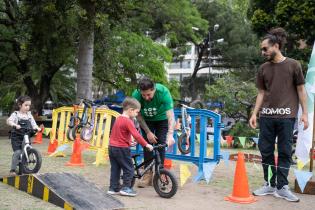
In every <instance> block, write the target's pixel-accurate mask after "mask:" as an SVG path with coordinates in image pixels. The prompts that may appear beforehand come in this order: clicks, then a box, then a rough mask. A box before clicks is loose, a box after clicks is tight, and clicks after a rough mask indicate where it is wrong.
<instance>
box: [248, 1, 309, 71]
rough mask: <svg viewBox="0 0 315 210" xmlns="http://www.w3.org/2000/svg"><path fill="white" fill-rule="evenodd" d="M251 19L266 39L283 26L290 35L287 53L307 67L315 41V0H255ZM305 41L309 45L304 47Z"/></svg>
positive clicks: (251, 8) (250, 13)
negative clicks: (266, 34)
mask: <svg viewBox="0 0 315 210" xmlns="http://www.w3.org/2000/svg"><path fill="white" fill-rule="evenodd" d="M248 17H249V18H250V20H251V22H252V27H253V29H254V30H255V31H256V32H257V34H258V35H259V36H263V35H264V34H265V33H267V32H268V30H270V29H271V28H272V27H283V28H284V29H285V30H286V31H287V32H288V34H289V38H288V43H287V47H286V50H285V52H284V53H285V54H286V55H287V56H289V57H293V58H295V59H298V60H300V61H301V62H302V64H303V66H304V67H306V64H307V62H308V59H309V57H310V53H311V47H312V45H313V44H314V40H315V38H314V37H315V25H314V22H315V2H314V1H313V0H301V1H294V0H280V1H263V0H251V1H250V6H249V10H248ZM303 42H305V44H306V46H303V44H302V45H301V43H303Z"/></svg>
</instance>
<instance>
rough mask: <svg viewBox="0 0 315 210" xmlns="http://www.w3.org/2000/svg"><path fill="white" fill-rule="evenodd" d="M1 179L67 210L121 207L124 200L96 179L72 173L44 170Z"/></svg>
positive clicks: (97, 209) (98, 209)
mask: <svg viewBox="0 0 315 210" xmlns="http://www.w3.org/2000/svg"><path fill="white" fill-rule="evenodd" d="M0 180H1V182H3V183H5V184H8V185H11V186H13V187H15V188H16V189H19V190H21V191H24V192H27V193H28V194H31V195H33V196H35V197H37V198H40V199H43V200H44V201H47V202H50V203H53V204H55V205H56V206H59V207H61V208H64V209H66V210H74V209H76V210H81V209H82V210H89V209H91V210H101V209H122V208H124V204H123V203H121V202H120V201H119V200H118V199H116V198H115V197H113V196H111V195H107V194H106V192H104V190H101V189H99V188H98V187H97V186H96V185H95V184H94V183H92V182H89V181H87V180H86V179H85V178H83V177H82V176H80V175H78V174H73V173H45V174H36V175H35V174H29V175H21V176H10V177H2V178H0Z"/></svg>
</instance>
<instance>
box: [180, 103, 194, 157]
mask: <svg viewBox="0 0 315 210" xmlns="http://www.w3.org/2000/svg"><path fill="white" fill-rule="evenodd" d="M180 106H181V127H180V131H181V134H180V135H179V136H178V137H177V138H178V141H177V145H178V150H179V151H180V152H181V153H182V154H188V153H190V150H191V142H190V141H191V140H190V129H191V128H190V127H191V117H190V116H189V114H188V113H187V108H189V109H193V108H192V107H189V106H187V105H185V104H180Z"/></svg>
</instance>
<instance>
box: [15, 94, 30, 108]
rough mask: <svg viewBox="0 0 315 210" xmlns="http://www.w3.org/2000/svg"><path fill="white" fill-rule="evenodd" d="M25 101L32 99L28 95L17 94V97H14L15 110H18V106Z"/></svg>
mask: <svg viewBox="0 0 315 210" xmlns="http://www.w3.org/2000/svg"><path fill="white" fill-rule="evenodd" d="M25 101H32V99H31V97H29V96H19V97H18V98H17V99H16V103H15V110H19V109H20V106H22V104H23V103H24V102H25Z"/></svg>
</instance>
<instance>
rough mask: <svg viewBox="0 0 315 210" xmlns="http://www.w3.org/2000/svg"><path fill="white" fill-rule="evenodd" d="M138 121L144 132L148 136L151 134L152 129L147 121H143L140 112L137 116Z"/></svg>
mask: <svg viewBox="0 0 315 210" xmlns="http://www.w3.org/2000/svg"><path fill="white" fill-rule="evenodd" d="M137 121H138V122H139V124H140V126H141V128H142V129H143V130H144V132H145V133H146V134H148V133H149V132H151V130H150V128H149V127H148V125H147V123H146V122H145V120H144V119H143V117H142V115H141V114H140V112H139V114H138V116H137Z"/></svg>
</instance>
